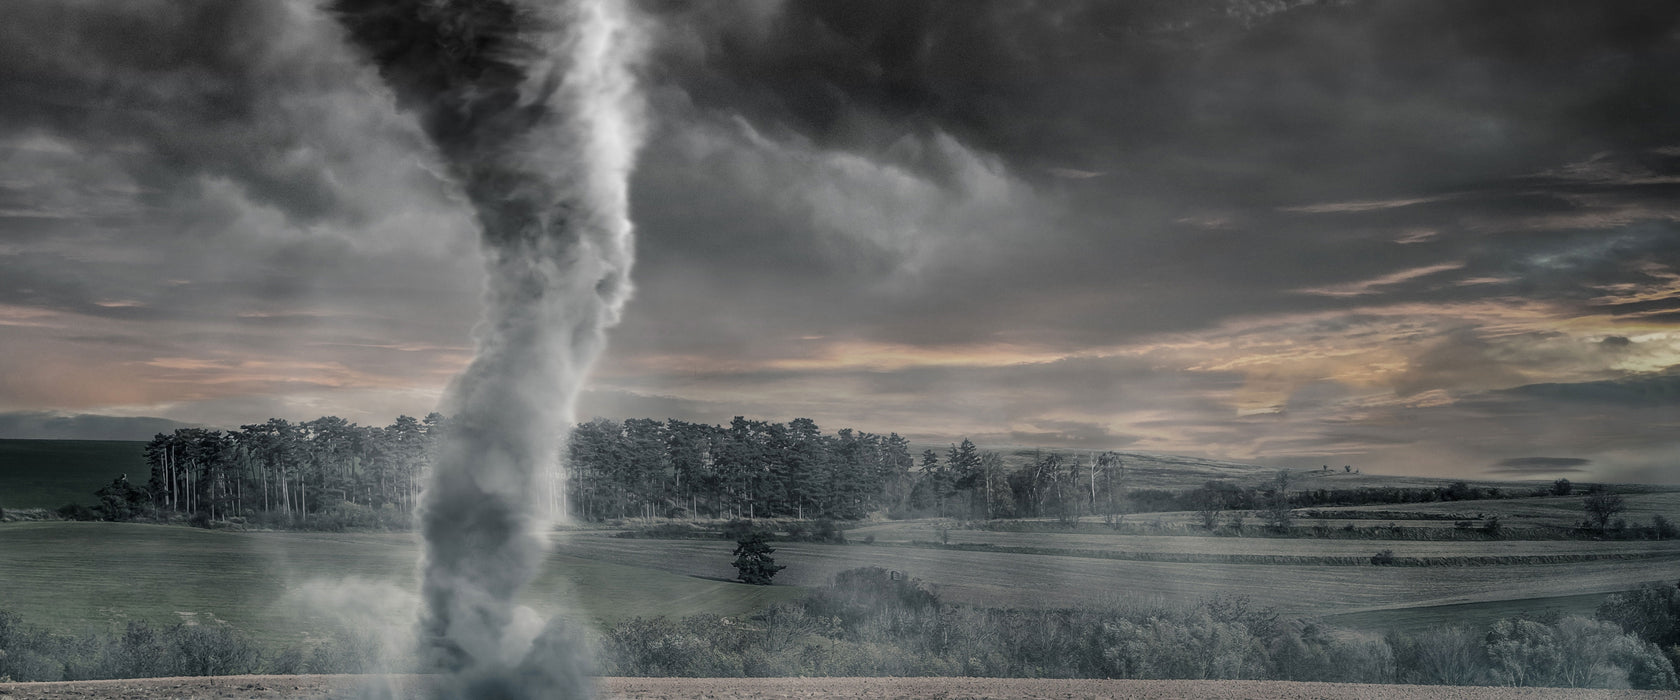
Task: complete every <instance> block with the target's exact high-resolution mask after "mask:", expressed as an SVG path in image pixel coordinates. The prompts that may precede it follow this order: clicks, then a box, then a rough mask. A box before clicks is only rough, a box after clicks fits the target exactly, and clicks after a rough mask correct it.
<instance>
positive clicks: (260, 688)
mask: <svg viewBox="0 0 1680 700" xmlns="http://www.w3.org/2000/svg"><path fill="white" fill-rule="evenodd" d="M367 680H368V679H367V678H365V677H362V676H224V677H213V678H148V679H136V680H115V681H73V682H63V683H0V700H69V699H71V698H75V699H76V700H258V699H263V700H267V699H270V698H291V699H296V698H309V699H321V700H328V699H335V700H336V699H344V700H356V699H357V698H360V697H362V693H361V691H360V689H361V688H362V687H363V684H364V683H365V682H366V681H367ZM394 681H395V686H396V689H397V693H398V696H399V697H417V696H421V695H422V694H423V693H424V688H425V686H426V683H427V680H426V679H425V678H424V677H414V676H409V677H398V678H396V679H394ZM599 691H600V697H601V698H603V699H606V700H617V699H622V700H675V699H677V698H741V699H744V700H770V699H772V698H776V699H781V698H800V699H804V700H827V699H829V698H923V699H927V700H959V699H962V700H993V699H995V700H1003V699H1005V698H1008V699H1017V698H1019V699H1029V698H1030V699H1034V700H1037V699H1043V700H1051V699H1054V700H1077V699H1083V698H1139V699H1141V700H1166V699H1168V698H1175V699H1176V698H1213V699H1218V700H1225V699H1229V700H1238V699H1242V700H1247V699H1250V698H1256V699H1258V698H1276V699H1278V700H1365V699H1371V698H1380V699H1383V700H1389V699H1393V700H1424V699H1430V700H1434V699H1441V700H1460V699H1463V700H1472V699H1487V700H1600V699H1609V698H1653V699H1654V698H1673V697H1677V695H1676V694H1675V693H1663V692H1654V691H1635V690H1579V689H1574V688H1483V687H1446V686H1416V685H1357V684H1347V683H1294V682H1283V681H1130V680H1124V681H1122V680H1054V679H1025V678H603V679H601V681H600V685H599Z"/></svg>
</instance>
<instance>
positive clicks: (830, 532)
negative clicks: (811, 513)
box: [811, 518, 846, 544]
mask: <svg viewBox="0 0 1680 700" xmlns="http://www.w3.org/2000/svg"><path fill="white" fill-rule="evenodd" d="M811 538H812V541H814V542H831V543H834V544H845V543H846V531H845V530H842V529H840V525H839V523H836V522H834V521H833V520H829V519H827V518H823V519H822V520H818V521H817V523H816V528H815V529H814V531H813V532H812V533H811Z"/></svg>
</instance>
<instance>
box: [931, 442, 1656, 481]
mask: <svg viewBox="0 0 1680 700" xmlns="http://www.w3.org/2000/svg"><path fill="white" fill-rule="evenodd" d="M949 448H950V445H948V444H947V445H933V444H920V443H917V444H914V445H912V449H913V450H914V451H915V453H916V454H917V455H920V454H921V451H922V450H924V449H933V450H934V451H935V452H938V453H939V454H940V455H941V456H943V455H944V454H945V451H946V450H947V449H949ZM980 449H981V450H982V451H986V452H996V453H998V454H999V455H1001V456H1002V457H1003V461H1004V464H1005V465H1007V466H1008V467H1009V468H1010V469H1011V470H1013V469H1016V468H1019V467H1021V466H1023V465H1026V464H1030V463H1031V462H1032V461H1033V460H1034V459H1037V458H1038V457H1039V456H1041V455H1046V454H1049V453H1051V452H1058V453H1060V454H1061V455H1062V456H1063V458H1071V457H1075V456H1077V457H1078V458H1079V459H1080V460H1082V461H1083V462H1084V463H1086V464H1089V463H1090V462H1091V461H1092V460H1093V459H1094V458H1095V457H1096V455H1098V454H1101V453H1102V451H1101V450H1082V449H1081V450H1069V449H1051V448H1034V447H1023V446H1020V445H981V446H980ZM1115 454H1118V455H1120V460H1121V462H1122V463H1123V464H1124V465H1125V468H1126V487H1127V488H1134V489H1135V488H1155V489H1187V488H1195V487H1197V486H1201V485H1202V484H1204V483H1206V482H1208V481H1210V480H1232V481H1236V482H1238V483H1242V484H1257V483H1259V482H1263V481H1269V480H1271V479H1273V478H1274V477H1276V475H1277V473H1278V471H1279V468H1278V467H1275V466H1273V467H1268V466H1262V465H1258V464H1248V463H1244V462H1232V461H1228V460H1219V459H1207V458H1203V457H1186V456H1183V455H1164V454H1154V453H1148V452H1127V451H1123V450H1116V451H1115ZM1329 466H1330V470H1329V471H1324V470H1322V469H1288V470H1287V471H1288V472H1289V475H1290V489H1291V490H1299V489H1321V488H1322V489H1354V488H1364V487H1397V488H1433V487H1437V486H1444V485H1447V484H1450V483H1452V482H1454V481H1466V482H1468V483H1469V484H1470V485H1472V486H1480V487H1490V486H1497V487H1501V488H1510V487H1513V486H1536V485H1539V484H1542V483H1549V481H1535V480H1515V479H1512V480H1506V479H1485V478H1483V479H1477V478H1470V479H1452V478H1438V477H1427V476H1411V475H1406V474H1373V473H1368V472H1367V473H1350V472H1347V471H1344V470H1343V468H1342V465H1341V464H1339V463H1338V464H1332V465H1329ZM1663 490H1665V489H1663Z"/></svg>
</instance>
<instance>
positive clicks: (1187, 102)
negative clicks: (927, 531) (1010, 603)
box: [0, 0, 1680, 482]
mask: <svg viewBox="0 0 1680 700" xmlns="http://www.w3.org/2000/svg"><path fill="white" fill-rule="evenodd" d="M643 9H644V12H645V14H646V15H647V19H648V25H649V28H650V32H651V33H652V37H653V40H652V45H653V51H652V55H651V56H650V57H649V59H648V61H647V64H646V65H645V66H643V68H642V73H643V75H644V76H645V89H646V92H647V100H648V104H649V112H650V116H651V122H652V123H651V134H650V139H649V143H648V145H647V147H646V148H645V150H644V151H643V153H642V157H641V161H640V165H639V170H638V171H637V173H636V175H635V177H634V180H633V182H632V187H633V193H632V197H633V209H634V212H633V213H634V216H635V218H636V221H637V225H638V237H639V240H638V243H637V254H638V262H637V266H636V268H635V270H634V272H633V277H634V279H635V280H636V286H637V292H636V296H635V298H634V300H633V301H632V302H631V304H630V306H629V307H628V309H627V311H626V315H625V318H624V322H623V325H622V326H620V327H619V328H617V329H616V330H615V331H614V332H613V334H612V340H611V346H610V348H609V350H608V353H607V357H606V358H605V360H604V361H603V363H602V364H601V365H600V366H599V367H598V371H597V372H596V375H595V377H594V378H593V380H592V381H591V383H590V386H589V389H588V391H587V393H586V395H585V397H584V401H583V406H582V413H583V414H585V415H605V416H613V417H636V416H649V417H656V418H664V417H675V418H684V419H689V420H700V421H706V422H725V421H728V420H729V418H730V417H731V416H735V415H747V416H753V417H759V418H766V419H775V420H787V419H791V418H794V417H801V416H803V417H810V418H813V419H815V420H816V421H817V422H818V423H819V424H820V425H822V426H824V427H825V428H828V429H834V428H839V427H845V426H853V427H856V428H859V429H864V430H870V431H878V432H885V431H897V432H899V433H902V434H906V435H909V436H912V437H913V438H918V439H922V440H939V441H944V440H952V439H957V438H960V437H961V436H965V435H966V436H971V437H973V438H975V439H976V441H977V442H981V443H982V444H1005V443H1009V444H1024V445H1042V446H1067V447H1079V448H1117V449H1125V450H1140V451H1154V452H1168V453H1182V454H1194V455H1204V456H1211V457H1221V458H1230V459H1240V460H1251V461H1258V462H1262V463H1266V464H1278V465H1293V466H1313V467H1316V466H1318V465H1320V464H1330V465H1333V466H1340V465H1343V464H1353V465H1356V466H1360V467H1361V468H1363V469H1365V470H1366V471H1367V472H1371V471H1376V472H1384V473H1417V474H1428V475H1441V476H1447V475H1461V476H1484V477H1485V476H1494V477H1512V478H1548V479H1549V478H1557V477H1560V476H1567V477H1570V478H1572V479H1577V480H1580V479H1587V480H1592V479H1625V480H1645V481H1659V482H1677V481H1680V464H1677V460H1680V88H1677V87H1676V85H1677V84H1676V82H1675V80H1676V77H1675V76H1680V4H1676V3H1672V2H1621V3H1612V2H1605V3H1595V2H1540V1H1523V2H1466V1H1462V0H1451V1H1443V2H1358V1H1348V2H1323V3H1313V2H1289V1H1287V0H1273V1H1267V2H1234V1H1220V2H1212V1H1209V2H1179V1H1177V0H1156V1H1150V2H1088V3H1079V2H1071V1H1067V2H1064V1H1060V0H1058V1H1056V2H1042V3H1032V2H984V3H982V2H910V1H906V0H874V1H870V2H855V1H854V2H786V3H777V2H769V1H764V2H742V3H728V2H692V3H690V2H678V1H674V0H660V1H657V2H654V1H650V2H645V3H643ZM6 14H7V20H6V22H4V23H3V24H0V348H3V349H0V435H3V436H8V437H37V436H48V435H51V436H55V437H65V436H81V437H127V436H129V435H127V434H126V433H123V430H125V428H124V427H123V426H125V425H128V426H129V427H130V428H132V429H133V430H137V431H141V432H144V431H151V430H156V429H157V426H158V425H159V424H158V423H157V422H147V423H134V424H127V423H124V422H123V421H113V420H109V418H108V417H141V416H145V417H159V418H166V419H172V420H176V421H182V422H188V423H199V424H208V425H214V426H223V427H236V426H237V425H239V424H241V423H249V422H257V421H260V420H263V419H266V418H268V417H271V416H274V417H283V418H288V419H294V420H300V419H310V418H314V417H317V416H320V415H325V414H336V415H341V416H344V417H346V418H350V419H351V420H355V421H358V422H362V423H379V424H383V423H388V422H389V421H390V420H391V419H392V418H394V417H395V416H396V415H398V414H400V413H408V414H424V413H426V412H428V411H431V410H432V409H433V408H434V407H435V405H436V403H437V401H438V399H439V397H440V396H441V394H442V391H443V388H444V386H445V385H446V383H447V382H448V380H449V378H450V377H451V376H452V375H453V374H454V373H455V372H457V371H459V370H460V369H461V368H462V367H463V366H464V365H465V363H466V362H467V361H468V359H469V358H470V356H471V353H472V342H471V339H470V338H471V329H472V326H473V324H474V322H475V320H476V318H477V316H478V313H479V290H480V289H481V287H482V283H483V279H482V277H483V271H482V265H481V262H480V259H479V254H478V247H477V243H476V235H477V234H476V231H475V229H474V225H475V224H474V222H473V220H472V218H471V214H470V212H469V211H468V208H467V205H466V203H465V201H464V199H463V198H462V197H461V196H460V195H459V194H458V193H457V192H456V191H455V189H454V188H453V185H452V183H450V182H448V181H447V179H446V177H445V176H444V169H443V168H442V167H441V166H440V165H439V163H438V160H437V157H436V155H435V154H434V153H433V152H431V150H430V147H429V146H428V145H427V143H426V141H425V139H424V138H422V137H421V135H420V134H419V132H418V129H417V127H416V125H415V123H414V122H413V119H412V117H410V116H409V115H406V114H403V113H400V112H398V111H397V110H396V108H395V107H394V106H393V103H392V99H391V96H390V94H389V93H388V92H387V91H386V89H385V88H384V87H383V86H382V85H381V83H380V81H379V80H378V79H377V76H375V75H374V74H373V73H372V71H371V70H370V69H368V68H367V67H365V66H364V65H362V63H361V62H360V61H359V60H358V59H357V58H356V57H355V56H354V55H353V54H352V53H351V52H350V51H349V50H348V49H347V48H346V47H345V45H344V42H343V38H342V37H341V36H340V34H339V30H338V29H337V27H336V25H334V24H333V23H332V22H331V21H329V20H328V19H327V18H325V17H323V16H322V15H321V14H320V12H319V11H318V10H317V9H315V7H314V5H313V4H312V3H307V2H290V3H287V2H276V1H273V0H246V1H231V0H214V1H212V0H204V1H201V2H181V1H180V0H147V1H138V0H137V1H132V2H108V1H105V0H84V1H77V2H72V1H67V0H25V1H23V2H15V3H11V4H9V5H8V7H7V8H6ZM554 167H556V168H565V167H567V164H566V163H555V164H554ZM75 416H85V417H84V418H75ZM131 432H132V431H131Z"/></svg>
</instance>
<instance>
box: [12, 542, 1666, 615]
mask: <svg viewBox="0 0 1680 700" xmlns="http://www.w3.org/2000/svg"><path fill="white" fill-rule="evenodd" d="M932 528H933V525H932V523H928V522H920V523H916V522H911V523H890V524H883V525H874V526H866V527H864V528H860V529H858V530H855V531H853V532H852V533H851V535H852V538H853V539H852V543H851V544H844V545H840V544H816V543H803V542H800V543H795V542H778V543H775V547H776V552H775V557H776V561H777V562H778V563H780V564H783V565H786V566H787V567H788V568H787V569H786V570H785V571H783V572H781V574H780V575H779V576H778V577H777V578H776V584H777V585H774V586H767V587H761V586H748V585H745V584H741V583H736V582H733V581H732V579H733V578H734V576H735V571H734V569H733V568H732V566H731V561H732V556H731V549H732V547H733V546H734V545H733V543H732V542H726V541H721V540H650V539H626V538H621V537H614V536H612V534H613V533H611V532H609V531H600V530H576V531H565V532H559V533H557V534H556V535H555V538H554V552H553V553H552V554H551V555H550V556H549V559H548V563H547V565H546V568H545V572H544V574H543V576H542V577H541V578H540V579H539V580H538V581H537V583H536V584H535V585H534V586H533V587H532V588H531V589H530V590H529V591H528V592H527V594H526V596H525V602H526V603H527V604H529V605H531V606H532V607H534V608H536V609H538V610H539V611H541V612H545V613H554V612H563V613H566V614H569V615H576V616H581V617H583V618H585V619H588V620H592V621H596V622H610V621H617V620H622V619H626V618H630V617H637V616H645V617H651V616H660V615H664V616H671V617H680V616H685V615H692V614H701V613H709V614H717V615H725V616H729V615H741V614H745V613H750V612H752V611H754V610H758V609H761V608H763V607H765V606H767V605H770V604H773V603H776V602H778V601H783V600H788V599H790V598H796V597H800V596H802V595H804V594H805V591H806V589H807V588H808V587H814V586H818V585H821V584H824V583H826V582H827V581H828V580H829V579H830V578H831V577H832V576H833V575H834V574H836V573H839V572H841V571H845V570H847V569H853V568H858V567H866V566H879V567H883V568H886V569H891V570H898V571H902V572H904V573H905V574H907V575H909V576H913V577H916V578H919V579H922V580H923V581H925V582H926V583H928V584H929V585H930V587H931V588H932V589H933V590H934V591H936V592H937V593H938V594H939V595H940V596H941V597H942V599H944V600H946V601H948V602H953V603H967V604H973V605H979V606H989V607H1006V608H1007V607H1076V608H1077V607H1105V606H1122V607H1123V606H1131V605H1138V604H1143V605H1153V604H1174V603H1193V602H1196V601H1198V600H1201V599H1205V598H1209V597H1212V596H1217V595H1243V596H1249V597H1250V598H1251V599H1253V600H1254V601H1255V602H1256V603H1259V604H1261V605H1265V606H1271V607H1274V608H1276V609H1277V610H1278V611H1279V612H1281V613H1283V614H1284V615H1286V616H1290V617H1303V618H1321V619H1325V620H1327V621H1329V622H1332V623H1335V624H1337V625H1338V626H1347V627H1356V628H1365V629H1374V630H1375V629H1387V628H1390V627H1402V628H1413V627H1416V626H1417V623H1418V622H1419V621H1425V620H1429V621H1436V622H1452V623H1454V624H1473V623H1480V622H1490V621H1492V620H1493V619H1497V618H1499V617H1504V616H1509V615H1514V614H1518V613H1521V612H1543V611H1546V610H1561V611H1565V612H1572V613H1582V612H1590V611H1591V609H1592V608H1593V607H1596V605H1597V604H1598V602H1599V601H1600V600H1601V599H1602V597H1603V596H1604V595H1606V594H1609V593H1613V592H1618V591H1623V590H1627V589H1630V588H1633V587H1635V586H1637V585H1639V584H1640V583H1644V582H1647V581H1663V580H1668V579H1672V578H1674V577H1675V572H1676V571H1680V547H1676V546H1675V544H1674V543H1673V542H1672V541H1669V542H1571V541H1562V542H1493V543H1477V542H1374V541H1323V540H1313V539H1301V538H1236V537H1146V536H1126V535H1107V536H1105V535H1085V534H1072V535H1069V534H1039V533H1032V534H1027V533H1009V532H988V531H979V530H953V531H950V536H951V540H952V543H953V545H957V544H958V543H962V544H967V545H975V544H979V545H986V544H993V545H999V546H1006V547H1013V546H1015V545H1020V544H1023V543H1026V544H1031V545H1033V547H1034V548H1036V550H1037V551H1043V552H1052V553H1031V552H1025V551H985V550H984V548H980V549H971V548H958V547H943V546H938V545H933V544H931V543H930V542H923V543H922V544H919V545H912V544H910V543H911V542H912V541H915V540H925V539H927V537H928V535H926V534H925V533H927V532H929V531H931V530H932ZM866 533H869V534H875V535H876V541H875V543H874V544H862V543H861V538H862V537H864V536H866ZM1489 544H1491V545H1496V546H1494V547H1485V546H1484V545H1489ZM1379 546H1381V547H1384V548H1391V549H1394V550H1395V553H1396V555H1397V556H1402V557H1415V558H1418V559H1422V560H1429V559H1446V560H1451V559H1452V558H1455V557H1461V556H1463V555H1464V554H1465V553H1468V552H1479V553H1483V554H1486V553H1491V552H1497V553H1499V556H1505V557H1510V559H1500V558H1499V556H1495V557H1492V558H1491V559H1489V562H1490V563H1486V564H1480V565H1437V566H1395V567H1387V566H1372V565H1369V563H1359V562H1357V561H1350V562H1344V563H1339V564H1303V563H1225V562H1220V561H1200V562H1198V561H1150V560H1147V558H1146V557H1147V556H1148V555H1151V554H1157V553H1159V554H1184V553H1201V554H1206V555H1221V554H1237V553H1242V554H1250V555H1252V554H1264V555H1273V556H1277V557H1279V561H1280V562H1286V561H1293V560H1296V559H1299V560H1306V561H1310V560H1311V558H1312V557H1334V556H1344V555H1345V556H1347V557H1348V558H1350V559H1353V560H1358V559H1360V558H1361V557H1363V556H1366V555H1368V553H1369V551H1374V550H1375V549H1376V548H1377V547H1379ZM1062 550H1065V551H1074V552H1085V553H1086V554H1084V555H1078V554H1065V553H1054V552H1058V551H1062ZM1594 550H1597V551H1596V552H1595V551H1594ZM1090 552H1111V553H1115V554H1118V555H1121V556H1124V555H1127V554H1138V555H1140V556H1141V557H1142V558H1134V559H1125V558H1118V559H1109V558H1102V557H1100V556H1091V555H1089V554H1088V553H1090ZM416 554H417V551H416V547H415V544H414V540H413V537H412V536H411V535H409V534H403V533H308V532H235V531H207V530H200V529H194V528H186V527H178V526H160V525H144V524H132V523H79V522H37V523H8V524H5V525H0V600H3V601H5V604H4V607H5V608H8V609H10V610H12V611H14V612H17V613H19V614H21V615H22V616H23V617H24V619H26V620H28V621H30V622H34V623H37V624H42V625H46V626H49V627H51V628H55V629H60V630H65V631H76V630H84V629H89V628H96V629H111V628H113V627H114V626H118V625H120V624H121V623H123V622H126V621H127V620H147V621H151V622H155V623H172V622H176V621H192V622H202V621H210V620H219V621H224V622H226V623H228V624H230V625H233V626H234V627H236V628H238V629H241V630H244V631H246V632H247V633H249V634H251V635H252V636H253V637H254V638H256V639H258V640H259V641H263V642H265V643H280V644H285V643H292V642H300V641H305V640H307V639H309V638H311V636H312V635H320V634H324V633H327V632H329V631H331V626H332V624H333V623H334V620H333V616H334V615H335V612H334V609H333V608H332V607H330V606H328V607H323V606H321V605H320V603H319V601H320V596H327V597H328V598H331V597H332V595H331V592H332V591H335V590H338V591H343V590H349V589H352V588H353V589H357V590H362V591H380V590H385V591H396V592H395V593H390V594H388V595H383V596H382V599H383V600H384V601H385V604H388V605H397V604H398V603H397V602H395V600H396V599H400V598H401V597H402V593H401V592H402V591H412V590H414V586H415V583H414V582H415V574H414V561H415V557H416ZM1564 554H1596V555H1603V556H1604V557H1605V558H1602V559H1591V560H1587V561H1566V562H1559V563H1547V562H1544V561H1534V560H1535V559H1536V558H1541V557H1544V556H1545V555H1564ZM1616 557H1625V558H1616ZM1502 562H1503V563H1502ZM185 572H190V574H188V573H185ZM346 584H348V588H347V587H346ZM385 587H389V588H385ZM312 595H313V596H316V597H314V598H311V597H309V596H312Z"/></svg>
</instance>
